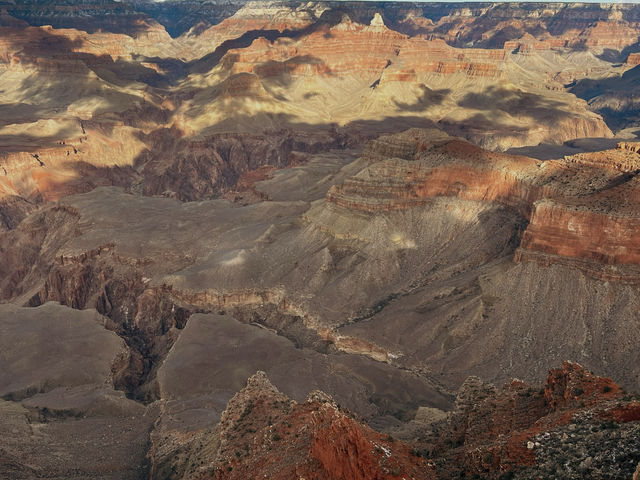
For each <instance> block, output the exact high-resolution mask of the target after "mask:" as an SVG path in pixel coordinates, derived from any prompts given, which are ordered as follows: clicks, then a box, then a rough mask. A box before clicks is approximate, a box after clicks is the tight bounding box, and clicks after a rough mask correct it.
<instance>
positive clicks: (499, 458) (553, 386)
mask: <svg viewBox="0 0 640 480" xmlns="http://www.w3.org/2000/svg"><path fill="white" fill-rule="evenodd" d="M635 404H636V402H635V401H633V400H632V399H631V397H630V396H627V397H625V396H624V395H623V394H622V390H621V389H620V387H618V386H617V385H616V384H615V383H614V382H613V381H612V380H611V379H608V378H602V377H598V376H596V375H593V374H592V373H590V372H588V371H586V370H585V369H584V368H583V367H582V366H580V365H578V364H576V363H572V362H565V363H564V364H563V365H562V367H561V368H557V369H552V370H551V371H550V372H549V377H548V379H547V382H546V384H545V386H544V388H539V387H537V386H529V385H527V384H525V383H523V382H521V381H518V380H513V381H511V382H510V383H509V384H507V385H505V386H504V387H503V388H502V389H501V390H498V389H495V387H493V386H491V385H487V384H483V383H482V382H480V381H479V380H478V379H469V380H467V381H466V382H465V384H464V385H463V386H462V387H461V389H460V392H459V394H458V400H457V401H456V408H455V410H454V411H453V412H452V413H451V414H450V416H449V418H448V419H447V420H446V421H444V422H441V423H440V424H438V425H437V426H435V428H434V430H436V431H437V432H438V433H436V434H435V439H436V440H435V445H434V446H433V447H432V448H433V450H431V451H430V453H428V454H429V455H430V456H431V457H432V458H434V463H435V464H436V465H437V468H438V474H439V478H451V477H452V476H455V475H456V474H458V475H460V474H466V475H469V474H471V475H479V476H482V477H483V478H499V476H500V475H501V474H505V472H511V475H514V474H515V475H517V478H526V479H529V478H540V477H536V476H540V475H541V476H542V478H544V477H545V476H546V475H549V473H548V471H549V469H555V472H556V475H559V476H562V477H563V478H584V477H590V478H606V475H607V473H605V472H609V471H611V469H612V468H613V469H616V468H619V469H620V473H619V474H620V475H621V476H624V475H625V474H628V475H631V473H632V472H633V469H635V461H636V458H637V456H638V453H637V452H633V450H632V449H628V448H627V442H626V441H625V440H623V438H627V440H629V439H636V438H638V436H639V435H640V428H639V427H640V424H639V423H638V419H637V418H636V417H634V416H629V417H627V418H628V419H622V417H617V419H616V420H611V422H612V423H611V424H603V423H602V421H603V419H609V418H613V417H611V415H612V412H615V411H619V410H621V409H629V408H634V406H635ZM603 425H604V426H603ZM607 429H614V430H615V429H620V430H621V432H624V433H621V435H616V434H615V433H614V434H613V435H607V434H603V433H600V434H599V433H598V432H600V431H601V430H605V431H606V430H607ZM629 441H635V440H629ZM592 442H595V445H592ZM562 443H564V444H565V446H564V448H563V447H562V446H561V444H562ZM598 445H599V447H598ZM605 445H606V448H607V449H608V450H607V452H608V453H609V454H610V455H597V452H598V448H602V447H604V446H605ZM558 447H560V448H559V449H558V450H555V449H556V448H558ZM582 450H585V451H589V455H593V458H592V459H591V461H589V462H586V463H581V462H583V461H584V460H585V458H586V456H587V455H585V454H584V453H583V454H582V455H581V454H580V453H579V452H580V451H582ZM554 452H555V453H554ZM562 453H564V455H565V459H564V461H562V462H558V456H559V455H561V454H562ZM611 455H614V456H615V457H616V458H622V459H623V460H622V461H621V462H618V463H617V464H616V460H614V459H613V457H612V456H611ZM614 465H617V466H614Z"/></svg>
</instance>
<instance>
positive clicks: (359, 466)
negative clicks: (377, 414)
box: [188, 372, 435, 480]
mask: <svg viewBox="0 0 640 480" xmlns="http://www.w3.org/2000/svg"><path fill="white" fill-rule="evenodd" d="M214 435H216V436H217V437H218V448H217V451H216V452H215V455H213V456H209V457H207V458H206V460H207V461H206V462H204V463H206V465H205V466H202V467H199V468H198V467H197V468H196V469H195V471H192V472H189V475H188V478H205V477H206V478H216V479H236V478H238V479H240V478H248V476H253V477H258V478H262V477H263V476H264V475H266V476H267V477H268V478H274V479H280V478H282V479H285V478H292V476H302V477H305V478H344V479H349V480H364V479H380V480H383V479H384V480H386V479H392V478H397V477H398V476H402V475H405V476H407V477H409V478H415V479H429V478H435V476H434V471H433V470H432V469H431V467H429V466H428V464H427V461H426V460H424V459H422V458H419V457H416V456H412V455H411V453H410V447H409V446H408V445H406V444H404V443H402V442H400V441H395V440H394V439H393V438H392V437H388V436H384V435H382V434H380V433H377V432H375V431H374V430H372V429H371V428H369V427H366V426H364V425H362V424H361V423H359V422H358V421H357V420H356V419H355V418H353V416H352V415H351V414H349V412H347V411H343V410H342V409H341V408H340V406H338V405H337V404H335V403H334V402H333V400H332V399H331V398H330V397H329V396H328V395H326V394H324V393H322V392H313V393H311V394H310V395H309V397H308V398H307V401H306V402H305V403H300V404H299V403H296V402H293V401H291V400H289V399H288V398H287V397H286V396H284V395H283V394H282V393H280V392H279V391H278V390H277V389H276V388H275V387H274V386H273V385H272V384H271V383H270V382H269V380H268V378H267V376H266V374H264V373H263V372H258V373H256V374H255V375H253V376H252V377H251V378H249V380H248V381H247V386H246V387H245V388H244V389H243V390H241V391H240V392H238V393H237V394H236V395H235V396H234V397H233V398H232V399H231V400H230V401H229V403H228V405H227V408H226V410H225V411H224V413H223V414H222V419H221V421H220V425H219V426H218V428H217V431H216V432H215V434H214Z"/></svg>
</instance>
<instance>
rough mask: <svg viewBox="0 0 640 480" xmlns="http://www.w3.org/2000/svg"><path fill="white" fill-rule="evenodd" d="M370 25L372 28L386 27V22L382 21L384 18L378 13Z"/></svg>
mask: <svg viewBox="0 0 640 480" xmlns="http://www.w3.org/2000/svg"><path fill="white" fill-rule="evenodd" d="M370 25H371V26H372V27H384V26H385V25H384V20H383V19H382V16H381V15H380V14H379V13H378V12H376V13H375V15H374V16H373V18H372V19H371V23H370Z"/></svg>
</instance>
